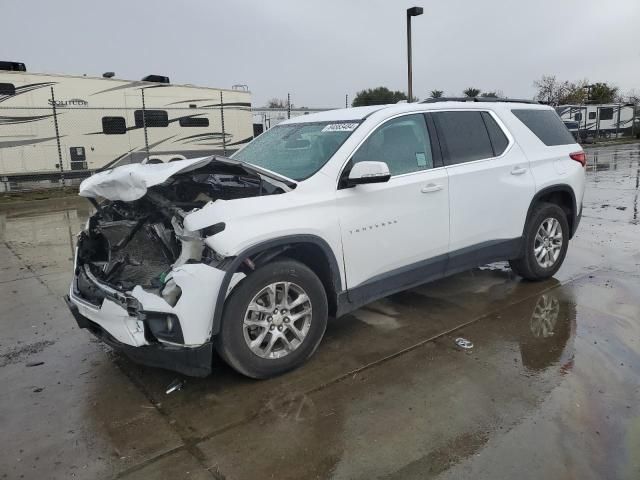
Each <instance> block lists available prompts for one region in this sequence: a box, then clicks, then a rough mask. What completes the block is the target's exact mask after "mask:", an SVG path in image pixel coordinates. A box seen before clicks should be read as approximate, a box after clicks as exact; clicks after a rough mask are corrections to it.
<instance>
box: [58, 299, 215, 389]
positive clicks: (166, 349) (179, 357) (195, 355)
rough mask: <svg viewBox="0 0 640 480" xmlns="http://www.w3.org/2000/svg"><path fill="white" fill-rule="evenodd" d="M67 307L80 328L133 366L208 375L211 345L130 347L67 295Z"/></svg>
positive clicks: (195, 375) (211, 352) (207, 343)
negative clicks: (125, 358) (90, 316)
mask: <svg viewBox="0 0 640 480" xmlns="http://www.w3.org/2000/svg"><path fill="white" fill-rule="evenodd" d="M65 301H66V302H67V306H68V307H69V310H70V311H71V314H72V315H73V317H74V318H75V320H76V322H77V323H78V326H79V327H80V328H86V329H87V330H89V331H90V332H91V333H92V334H94V335H95V336H96V337H98V338H99V339H100V340H102V341H103V342H104V343H106V344H107V345H109V346H111V347H113V348H114V349H116V350H119V351H121V352H123V353H124V354H125V355H126V356H127V357H129V358H130V359H131V360H133V361H134V362H136V363H140V364H142V365H147V366H150V367H157V368H165V369H167V370H173V371H175V372H179V373H182V374H184V375H189V376H192V377H206V376H207V375H209V374H210V373H211V363H212V357H213V348H212V344H211V342H205V343H204V344H202V345H200V346H197V347H180V346H176V345H168V344H163V343H154V344H148V345H142V346H133V345H128V344H126V343H123V342H120V341H119V340H117V339H116V338H114V337H113V336H112V335H111V334H110V333H109V332H108V331H107V330H105V329H104V328H102V327H101V326H100V325H98V324H97V323H96V322H93V321H91V320H89V319H88V318H87V317H85V316H84V315H82V314H81V313H80V311H79V309H78V306H77V305H76V304H75V303H74V302H73V301H72V300H71V298H70V297H69V296H68V295H67V296H65Z"/></svg>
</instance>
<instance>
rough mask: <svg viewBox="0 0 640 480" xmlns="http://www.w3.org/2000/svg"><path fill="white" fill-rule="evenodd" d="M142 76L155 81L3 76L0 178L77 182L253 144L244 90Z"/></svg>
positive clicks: (17, 73) (19, 73)
mask: <svg viewBox="0 0 640 480" xmlns="http://www.w3.org/2000/svg"><path fill="white" fill-rule="evenodd" d="M145 78H146V79H147V80H155V81H130V80H119V79H113V78H91V77H78V76H70V75H48V74H38V73H27V72H24V71H0V176H2V177H8V178H18V177H21V176H22V177H25V176H42V177H44V176H47V175H54V174H55V175H59V173H60V172H61V171H62V172H64V173H65V174H66V175H68V176H70V177H73V176H79V177H80V176H86V175H87V174H88V173H89V172H90V171H95V170H98V169H101V168H104V167H107V166H110V165H113V164H116V163H117V164H122V163H132V162H140V161H142V160H144V159H147V158H148V161H149V162H153V163H157V162H168V161H172V160H176V159H185V158H194V157H202V156H206V155H212V154H218V155H222V154H224V153H226V154H227V155H229V154H231V153H232V152H233V151H235V150H237V149H238V148H240V147H241V146H243V145H244V144H245V143H247V142H248V141H250V140H251V139H252V137H253V128H252V116H251V96H250V93H249V92H248V91H244V90H224V89H218V88H206V87H196V86H192V85H172V84H169V83H165V82H168V79H167V78H165V77H156V76H150V77H145ZM221 104H222V105H223V108H221ZM74 174H75V175H74Z"/></svg>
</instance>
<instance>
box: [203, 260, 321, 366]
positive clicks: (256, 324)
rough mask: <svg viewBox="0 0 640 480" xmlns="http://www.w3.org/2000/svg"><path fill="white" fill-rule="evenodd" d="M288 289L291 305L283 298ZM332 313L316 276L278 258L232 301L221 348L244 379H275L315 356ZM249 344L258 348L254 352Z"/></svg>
mask: <svg viewBox="0 0 640 480" xmlns="http://www.w3.org/2000/svg"><path fill="white" fill-rule="evenodd" d="M274 285H275V287H274ZM285 286H286V288H287V292H288V294H287V302H283V300H282V298H283V294H284V292H285ZM271 291H273V292H274V298H275V302H274V301H273V300H271V298H272V297H271V294H270V292H271ZM301 295H306V298H307V299H308V301H307V300H305V298H304V297H303V296H301ZM297 302H300V304H299V305H295V304H296V303H297ZM289 306H290V308H291V311H288V310H287V309H288V308H289ZM285 307H286V308H285ZM283 308H284V309H285V311H284V313H283V312H282V309H283ZM305 312H308V313H305ZM327 313H328V308H327V295H326V292H325V290H324V286H323V285H322V282H321V281H320V279H319V278H318V277H317V276H316V274H315V273H313V271H311V270H310V269H309V268H308V267H307V266H306V265H304V264H302V263H300V262H297V261H294V260H289V259H283V260H276V261H274V262H271V263H268V264H266V265H263V266H261V267H259V268H258V269H256V270H255V271H254V272H253V273H251V274H250V275H249V276H248V277H246V278H245V279H244V280H243V281H242V282H241V283H240V284H239V285H238V286H237V287H236V288H235V290H234V291H233V292H232V294H231V296H230V297H229V298H228V299H227V302H226V305H225V308H224V312H223V317H222V326H221V329H220V333H219V334H218V336H217V337H216V339H215V347H216V350H217V351H218V353H219V354H220V356H221V357H222V358H223V359H224V360H225V361H226V362H227V363H228V364H229V365H230V366H231V367H232V368H233V369H235V370H237V371H238V372H240V373H242V374H243V375H246V376H248V377H251V378H256V379H264V378H271V377H275V376H277V375H280V374H283V373H285V372H287V371H289V370H293V369H294V368H297V367H299V366H300V365H302V364H303V363H304V362H305V361H306V360H307V359H308V358H309V357H310V356H311V355H312V354H313V352H315V350H316V348H318V345H319V344H320V341H321V340H322V337H323V335H324V332H325V329H326V327H327ZM294 317H300V318H296V319H295V320H294ZM294 332H297V334H296V333H294ZM303 333H304V335H303ZM261 336H262V337H261ZM274 338H275V341H273V342H272V340H273V339H274ZM301 338H302V339H301ZM285 340H286V342H285ZM249 342H254V343H255V342H258V345H257V346H254V349H252V348H251V347H250V345H249ZM269 344H271V349H269Z"/></svg>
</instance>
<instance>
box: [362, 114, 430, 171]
mask: <svg viewBox="0 0 640 480" xmlns="http://www.w3.org/2000/svg"><path fill="white" fill-rule="evenodd" d="M351 161H352V162H353V163H358V162H364V161H373V162H386V164H387V165H388V166H389V171H390V172H391V175H401V174H403V173H410V172H417V171H420V170H427V169H429V168H433V155H432V152H431V140H430V138H429V133H428V132H427V125H426V123H425V119H424V115H422V114H414V115H405V116H403V117H398V118H394V119H393V120H389V121H388V122H387V123H385V124H383V125H382V126H380V127H378V129H377V130H376V131H375V132H373V133H372V134H371V135H370V136H369V138H367V140H365V142H364V143H363V144H362V145H360V148H359V149H358V151H357V152H356V153H355V155H354V156H353V157H352V158H351Z"/></svg>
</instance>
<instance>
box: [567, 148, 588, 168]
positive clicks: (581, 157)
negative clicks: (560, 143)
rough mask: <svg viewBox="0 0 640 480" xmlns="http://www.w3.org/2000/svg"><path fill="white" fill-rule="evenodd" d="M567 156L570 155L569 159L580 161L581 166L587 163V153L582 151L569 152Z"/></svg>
mask: <svg viewBox="0 0 640 480" xmlns="http://www.w3.org/2000/svg"><path fill="white" fill-rule="evenodd" d="M569 157H571V160H575V161H576V162H580V165H582V166H583V167H584V166H585V165H586V164H587V154H586V153H584V152H573V153H570V154H569Z"/></svg>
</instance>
